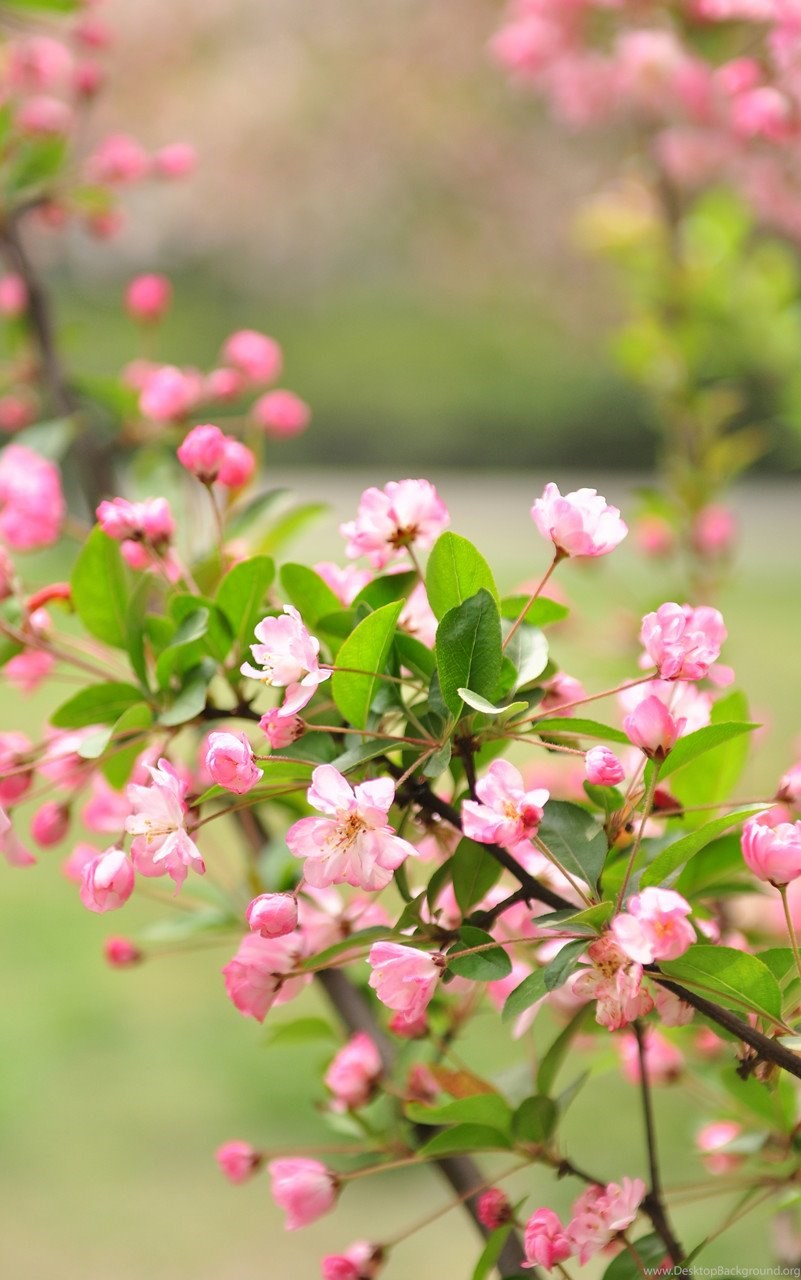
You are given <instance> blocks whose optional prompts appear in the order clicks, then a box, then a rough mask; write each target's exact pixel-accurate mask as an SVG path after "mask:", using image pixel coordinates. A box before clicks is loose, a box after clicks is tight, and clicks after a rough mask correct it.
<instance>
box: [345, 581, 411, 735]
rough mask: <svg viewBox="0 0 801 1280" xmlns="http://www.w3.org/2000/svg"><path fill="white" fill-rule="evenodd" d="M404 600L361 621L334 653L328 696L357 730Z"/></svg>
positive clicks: (361, 725)
mask: <svg viewBox="0 0 801 1280" xmlns="http://www.w3.org/2000/svg"><path fill="white" fill-rule="evenodd" d="M402 608H403V601H401V600H397V601H395V603H394V604H388V605H385V606H384V608H383V609H376V611H375V613H370V614H368V615H367V617H366V618H363V619H362V621H361V622H360V623H359V625H358V626H357V627H356V628H355V629H354V630H353V631H352V632H351V633H350V635H349V636H348V638H347V640H345V641H344V643H343V644H342V647H341V648H340V650H339V653H338V654H337V666H338V667H348V668H351V669H350V670H347V671H345V670H342V671H335V672H334V676H333V679H332V681H331V695H332V697H333V699H334V702H335V703H336V705H337V709H338V710H339V712H340V714H341V715H342V716H343V717H344V718H345V720H347V721H348V723H349V724H352V725H353V726H354V728H356V729H364V728H365V726H366V725H367V720H368V717H369V714H370V708H371V706H372V705H373V699H374V698H375V695H376V689H377V686H378V684H379V680H380V676H381V674H382V672H383V671H384V668H385V666H386V662H387V658H388V657H389V651H390V649H391V647H392V640H393V637H394V635H395V627H396V625H397V622H398V616H399V614H400V611H401V609H402Z"/></svg>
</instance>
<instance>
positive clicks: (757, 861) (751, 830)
mask: <svg viewBox="0 0 801 1280" xmlns="http://www.w3.org/2000/svg"><path fill="white" fill-rule="evenodd" d="M740 843H741V847H742V851H743V858H744V859H745V863H746V865H747V866H748V867H749V868H750V870H751V871H753V873H754V875H755V876H758V877H759V879H760V880H768V881H769V882H770V883H771V884H775V885H785V884H789V883H790V881H791V880H796V879H798V877H799V876H801V821H799V822H780V823H778V824H777V825H776V826H775V827H774V826H770V825H768V822H767V821H766V815H764V814H759V815H758V816H757V817H755V818H749V820H748V822H746V824H745V826H744V827H743V833H742V837H741V842H740Z"/></svg>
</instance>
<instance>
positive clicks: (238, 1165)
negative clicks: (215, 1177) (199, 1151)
mask: <svg viewBox="0 0 801 1280" xmlns="http://www.w3.org/2000/svg"><path fill="white" fill-rule="evenodd" d="M215 1159H216V1161H217V1164H218V1165H219V1166H220V1169H221V1170H222V1172H223V1173H224V1174H225V1176H226V1178H227V1179H228V1181H229V1182H233V1183H235V1184H238V1183H241V1182H247V1180H248V1178H251V1177H252V1176H253V1174H254V1173H255V1172H256V1170H257V1169H258V1168H259V1166H260V1164H261V1162H262V1156H261V1154H260V1152H258V1151H257V1150H256V1148H255V1147H252V1146H251V1145H250V1143H249V1142H239V1141H237V1140H236V1139H234V1140H232V1141H231V1142H224V1143H223V1144H222V1146H221V1147H218V1148H217V1150H216V1152H215Z"/></svg>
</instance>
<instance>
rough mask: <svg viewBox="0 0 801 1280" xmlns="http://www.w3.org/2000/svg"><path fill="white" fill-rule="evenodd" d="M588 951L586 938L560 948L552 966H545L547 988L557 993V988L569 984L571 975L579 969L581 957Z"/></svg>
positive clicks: (551, 963) (567, 943) (552, 961)
mask: <svg viewBox="0 0 801 1280" xmlns="http://www.w3.org/2000/svg"><path fill="white" fill-rule="evenodd" d="M586 950H587V939H586V938H578V939H577V940H576V941H575V942H566V943H565V945H564V946H563V947H560V949H559V951H557V953H556V955H555V956H554V958H553V960H551V962H550V964H548V965H546V966H545V975H544V976H545V986H546V988H547V990H548V991H556V989H557V987H561V986H562V984H563V983H565V982H567V980H568V978H569V977H570V975H571V973H575V971H576V969H577V968H578V959H579V956H580V955H582V954H583V952H584V951H586Z"/></svg>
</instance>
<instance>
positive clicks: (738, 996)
mask: <svg viewBox="0 0 801 1280" xmlns="http://www.w3.org/2000/svg"><path fill="white" fill-rule="evenodd" d="M659 967H660V969H661V970H662V972H663V973H664V974H665V976H666V977H667V978H674V979H675V980H676V981H677V982H682V983H684V984H685V986H688V987H694V988H696V989H697V990H699V991H702V992H704V993H705V994H707V995H711V996H712V998H713V999H714V1000H717V1001H718V1002H719V1003H720V1004H723V1005H725V1006H726V1008H728V1009H736V1010H742V1009H744V1008H745V1009H748V1010H752V1011H753V1012H754V1013H758V1014H760V1015H762V1016H763V1017H767V1018H769V1019H770V1020H771V1021H774V1022H777V1021H779V1020H780V1019H781V1015H782V997H781V992H780V990H779V984H778V983H777V981H776V979H775V978H774V976H773V974H772V973H771V971H770V969H769V968H768V966H767V965H766V964H763V963H762V961H761V960H757V958H756V956H752V955H748V954H747V952H745V951H736V950H735V949H734V948H733V947H721V946H712V945H710V944H708V943H702V942H697V943H694V944H693V946H691V947H690V948H689V949H688V950H687V951H685V953H684V955H683V956H679V958H678V960H670V961H663V962H662V963H661V964H660V966H659Z"/></svg>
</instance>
